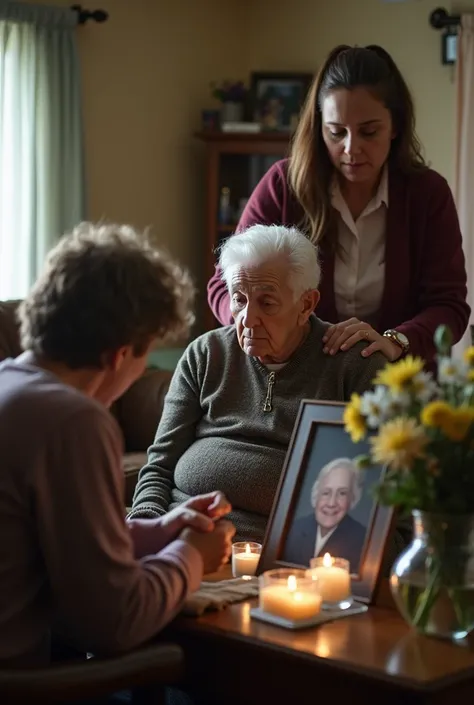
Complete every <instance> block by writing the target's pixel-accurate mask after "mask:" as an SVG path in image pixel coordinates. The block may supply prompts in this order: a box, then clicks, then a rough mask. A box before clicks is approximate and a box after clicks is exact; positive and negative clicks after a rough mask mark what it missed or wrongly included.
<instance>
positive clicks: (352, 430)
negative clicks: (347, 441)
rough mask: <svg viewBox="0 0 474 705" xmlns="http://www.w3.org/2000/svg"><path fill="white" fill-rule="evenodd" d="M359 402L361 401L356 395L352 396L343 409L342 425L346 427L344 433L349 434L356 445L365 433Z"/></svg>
mask: <svg viewBox="0 0 474 705" xmlns="http://www.w3.org/2000/svg"><path fill="white" fill-rule="evenodd" d="M361 401H362V400H361V398H360V396H359V395H358V394H353V395H352V396H351V400H350V402H349V403H348V404H347V406H346V408H345V409H344V416H343V418H344V425H345V427H346V431H347V432H348V433H349V434H350V436H351V439H352V442H353V443H358V442H359V441H360V440H362V438H364V436H365V434H366V433H367V425H366V423H365V418H364V417H363V416H362V414H361V411H360V405H361Z"/></svg>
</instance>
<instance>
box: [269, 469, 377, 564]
mask: <svg viewBox="0 0 474 705" xmlns="http://www.w3.org/2000/svg"><path fill="white" fill-rule="evenodd" d="M314 460H316V459H314ZM318 467H319V468H320V469H319V471H318V470H317V468H318ZM314 470H316V475H315V473H314ZM377 474H378V473H377V472H375V475H377ZM374 479H375V478H373V477H371V476H370V475H367V474H366V473H365V472H364V471H363V470H360V469H359V468H358V466H357V465H356V463H355V461H354V460H352V459H351V458H348V457H340V458H335V459H332V460H327V461H326V462H324V464H322V465H320V464H318V465H316V464H315V463H313V462H311V459H310V462H309V463H308V469H307V472H306V477H305V480H304V482H303V485H302V488H301V492H300V496H299V498H298V501H297V504H296V510H295V519H294V521H293V522H292V524H291V527H290V530H289V532H288V535H287V539H286V542H285V548H284V555H283V560H285V561H288V562H290V563H295V564H298V565H309V562H310V560H311V558H313V557H314V556H323V555H324V554H325V553H329V554H331V556H337V557H339V558H345V559H346V560H348V561H349V563H350V571H351V573H352V574H358V573H359V567H360V562H361V558H362V553H363V549H364V545H365V541H366V537H367V534H368V531H369V529H370V522H371V517H372V513H373V507H374V499H373V498H372V496H371V493H370V489H369V488H370V486H371V485H372V484H373V480H374Z"/></svg>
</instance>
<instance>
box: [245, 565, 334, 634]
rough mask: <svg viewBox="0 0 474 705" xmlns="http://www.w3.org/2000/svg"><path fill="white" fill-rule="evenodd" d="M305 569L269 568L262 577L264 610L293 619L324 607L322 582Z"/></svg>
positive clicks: (313, 614)
mask: <svg viewBox="0 0 474 705" xmlns="http://www.w3.org/2000/svg"><path fill="white" fill-rule="evenodd" d="M305 573H306V571H304V570H296V569H295V570H286V569H285V570H283V569H277V570H268V571H267V572H266V573H263V575H261V576H260V577H259V587H260V590H259V593H260V609H261V610H263V612H267V613H268V614H273V615H275V616H276V617H282V618H283V619H288V620H290V621H292V622H296V621H299V620H303V619H312V618H313V617H315V616H316V615H317V614H319V612H320V610H321V596H320V594H319V589H318V581H317V580H316V579H314V578H313V577H311V576H309V577H308V576H307V575H306V574H305Z"/></svg>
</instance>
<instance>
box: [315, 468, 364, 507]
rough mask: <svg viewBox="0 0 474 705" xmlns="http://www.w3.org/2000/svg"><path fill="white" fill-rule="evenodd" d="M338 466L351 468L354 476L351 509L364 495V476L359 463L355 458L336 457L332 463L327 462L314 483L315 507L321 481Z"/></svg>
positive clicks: (350, 471)
mask: <svg viewBox="0 0 474 705" xmlns="http://www.w3.org/2000/svg"><path fill="white" fill-rule="evenodd" d="M336 468H343V469H344V470H349V473H350V475H351V478H352V497H351V509H354V507H355V506H356V504H358V503H359V502H360V498H361V497H362V484H363V477H362V472H361V470H360V468H358V467H357V465H356V464H355V463H354V461H353V460H350V459H349V458H336V459H335V460H331V462H330V463H327V464H326V465H325V466H324V467H323V468H322V470H321V472H320V473H319V475H318V477H317V480H316V482H315V483H314V485H313V489H312V490H311V506H312V507H313V509H315V508H316V503H317V501H318V494H319V488H320V485H321V482H322V481H323V480H324V478H325V477H327V476H328V475H329V473H330V472H332V471H333V470H335V469H336Z"/></svg>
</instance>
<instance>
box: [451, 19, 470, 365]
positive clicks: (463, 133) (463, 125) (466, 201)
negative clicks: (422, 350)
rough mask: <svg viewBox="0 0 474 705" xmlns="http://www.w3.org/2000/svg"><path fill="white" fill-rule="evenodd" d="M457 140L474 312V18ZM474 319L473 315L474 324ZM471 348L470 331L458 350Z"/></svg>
mask: <svg viewBox="0 0 474 705" xmlns="http://www.w3.org/2000/svg"><path fill="white" fill-rule="evenodd" d="M456 83H457V139H456V182H455V198H456V203H457V207H458V213H459V220H460V224H461V231H462V233H463V245H464V254H465V256H466V264H467V282H468V302H469V304H470V306H471V308H472V310H473V312H474V15H471V14H466V15H462V16H461V29H460V33H459V40H458V58H457V67H456ZM472 323H474V316H473V315H472V314H471V324H472ZM469 344H470V331H469V329H468V331H467V332H466V335H465V336H464V338H463V340H462V341H461V342H460V343H459V345H458V346H456V351H457V352H458V353H459V352H461V351H462V350H463V349H465V348H466V347H467V346H468V345H469Z"/></svg>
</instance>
